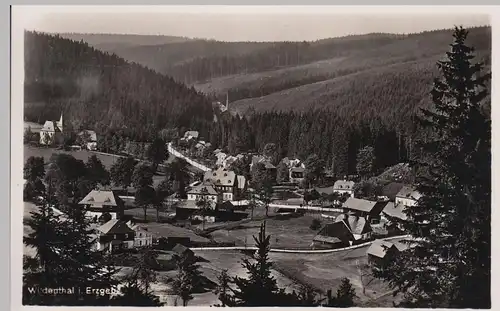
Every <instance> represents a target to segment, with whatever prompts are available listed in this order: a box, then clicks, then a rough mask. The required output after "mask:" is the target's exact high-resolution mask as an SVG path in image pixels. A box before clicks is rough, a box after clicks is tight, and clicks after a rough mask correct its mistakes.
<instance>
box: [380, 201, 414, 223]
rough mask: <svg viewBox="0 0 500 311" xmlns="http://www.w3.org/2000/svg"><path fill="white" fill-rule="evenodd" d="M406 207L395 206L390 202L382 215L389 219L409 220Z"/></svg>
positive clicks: (401, 205)
mask: <svg viewBox="0 0 500 311" xmlns="http://www.w3.org/2000/svg"><path fill="white" fill-rule="evenodd" d="M404 210H405V206H404V205H403V204H394V202H389V203H387V205H386V206H385V207H384V209H383V210H382V213H384V214H386V215H387V216H389V217H394V218H398V219H401V220H406V219H408V216H407V215H406V213H405V212H404Z"/></svg>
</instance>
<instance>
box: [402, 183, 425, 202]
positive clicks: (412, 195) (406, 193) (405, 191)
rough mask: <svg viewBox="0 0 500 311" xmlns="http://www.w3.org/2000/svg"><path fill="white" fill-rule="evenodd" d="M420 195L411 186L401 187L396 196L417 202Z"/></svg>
mask: <svg viewBox="0 0 500 311" xmlns="http://www.w3.org/2000/svg"><path fill="white" fill-rule="evenodd" d="M421 196H422V195H421V194H420V192H418V191H417V190H416V189H415V187H412V186H403V187H402V188H401V190H399V192H398V194H397V195H396V197H397V198H406V199H413V200H418V199H420V197H421Z"/></svg>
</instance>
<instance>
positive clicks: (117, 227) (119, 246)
mask: <svg viewBox="0 0 500 311" xmlns="http://www.w3.org/2000/svg"><path fill="white" fill-rule="evenodd" d="M96 233H97V236H96V237H97V239H96V245H95V248H96V249H97V250H100V251H102V250H108V251H110V252H116V251H119V250H123V249H130V248H133V247H134V234H135V232H134V230H132V229H131V228H130V227H129V226H128V225H127V224H126V223H125V222H124V221H122V220H119V219H111V220H110V221H108V222H106V223H105V224H103V225H102V226H100V227H98V228H97V230H96Z"/></svg>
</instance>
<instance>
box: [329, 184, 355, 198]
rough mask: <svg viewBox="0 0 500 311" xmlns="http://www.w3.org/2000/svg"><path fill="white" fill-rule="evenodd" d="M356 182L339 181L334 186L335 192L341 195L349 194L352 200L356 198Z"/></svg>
mask: <svg viewBox="0 0 500 311" xmlns="http://www.w3.org/2000/svg"><path fill="white" fill-rule="evenodd" d="M354 185H355V183H354V181H350V180H337V181H336V182H335V183H334V184H333V192H337V193H339V194H344V193H348V194H349V195H350V196H351V198H354Z"/></svg>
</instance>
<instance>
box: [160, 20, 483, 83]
mask: <svg viewBox="0 0 500 311" xmlns="http://www.w3.org/2000/svg"><path fill="white" fill-rule="evenodd" d="M488 30H489V31H488ZM471 31H472V32H473V35H475V36H476V37H475V38H474V37H473V36H471V39H470V41H471V43H472V44H473V45H474V46H476V47H477V48H478V49H482V48H483V47H485V46H488V45H489V46H491V38H490V37H491V34H490V31H491V30H490V28H487V27H478V28H472V29H471ZM450 34H451V30H439V31H434V32H426V33H419V34H411V35H395V34H368V35H361V36H348V37H341V38H333V39H325V40H318V41H315V42H306V41H304V42H277V43H275V44H273V45H272V46H269V47H266V48H265V49H258V50H255V51H253V52H251V53H245V54H224V53H218V54H215V53H214V54H213V55H205V56H199V57H195V58H193V59H191V60H187V61H184V62H182V63H178V64H174V63H171V64H169V66H168V67H167V68H165V70H164V71H163V72H164V73H166V74H168V75H171V76H172V77H174V78H175V79H176V80H178V81H181V82H184V83H186V84H191V83H195V82H204V81H209V80H211V79H214V78H217V77H223V76H228V75H236V74H248V73H255V72H263V71H270V70H276V69H280V68H287V67H294V66H300V65H304V64H310V63H312V62H316V61H320V60H326V59H331V58H338V57H352V56H359V61H360V62H361V61H363V58H364V57H370V56H372V55H378V56H379V57H381V58H391V57H395V56H414V57H415V58H420V57H425V56H429V55H435V54H436V53H443V52H445V51H446V49H447V43H446V42H447V41H446V40H445V39H446V38H449V36H450ZM405 54H406V55H405Z"/></svg>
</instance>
